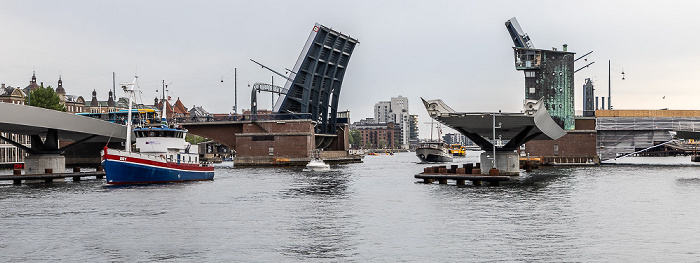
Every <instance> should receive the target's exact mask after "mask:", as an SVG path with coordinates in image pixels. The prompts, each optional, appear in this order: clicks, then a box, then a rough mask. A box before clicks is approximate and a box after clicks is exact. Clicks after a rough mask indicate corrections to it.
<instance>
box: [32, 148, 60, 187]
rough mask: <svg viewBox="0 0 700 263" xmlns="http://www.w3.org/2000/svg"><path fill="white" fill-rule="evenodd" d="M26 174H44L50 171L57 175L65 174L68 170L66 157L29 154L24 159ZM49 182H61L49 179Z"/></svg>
mask: <svg viewBox="0 0 700 263" xmlns="http://www.w3.org/2000/svg"><path fill="white" fill-rule="evenodd" d="M24 169H25V174H43V173H45V172H46V171H47V170H48V169H51V171H53V172H56V173H63V172H64V171H65V170H66V157H64V156H62V155H60V154H29V156H27V157H26V158H24ZM47 180H56V181H58V180H61V181H63V178H60V179H47ZM35 182H44V180H36V181H35Z"/></svg>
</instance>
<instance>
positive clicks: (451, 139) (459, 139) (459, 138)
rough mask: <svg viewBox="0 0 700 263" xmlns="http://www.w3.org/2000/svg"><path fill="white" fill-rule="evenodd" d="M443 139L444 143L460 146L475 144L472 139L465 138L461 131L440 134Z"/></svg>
mask: <svg viewBox="0 0 700 263" xmlns="http://www.w3.org/2000/svg"><path fill="white" fill-rule="evenodd" d="M442 139H443V141H444V142H445V143H446V144H459V145H462V146H476V144H474V142H472V140H470V139H469V138H467V136H464V135H463V134H461V133H448V134H445V135H444V136H442Z"/></svg>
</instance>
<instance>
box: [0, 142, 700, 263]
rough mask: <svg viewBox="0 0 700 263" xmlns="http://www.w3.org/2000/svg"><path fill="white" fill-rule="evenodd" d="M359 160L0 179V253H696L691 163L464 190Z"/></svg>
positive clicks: (388, 256)
mask: <svg viewBox="0 0 700 263" xmlns="http://www.w3.org/2000/svg"><path fill="white" fill-rule="evenodd" d="M473 160H475V158H474V156H472V157H468V158H458V159H455V162H456V163H460V164H461V163H466V162H470V161H473ZM654 160H656V161H658V162H661V163H664V162H666V163H668V162H669V161H667V160H669V159H654ZM664 160H666V161H664ZM364 161H365V163H363V164H351V165H343V166H332V171H330V172H304V171H302V169H301V168H233V167H231V165H230V163H229V164H228V165H226V164H224V165H219V166H217V168H216V177H215V180H214V181H206V182H192V183H183V184H164V185H144V186H121V187H112V186H106V185H105V184H104V180H86V181H80V182H71V181H66V182H62V183H55V184H26V185H21V186H14V185H11V184H4V185H0V207H1V208H2V209H1V210H0V225H2V226H3V230H2V231H0V255H1V256H0V261H3V262H26V261H59V260H62V261H78V262H93V261H119V262H132V261H175V262H181V261H185V262H192V261H204V262H208V261H215V262H222V261H223V262H251V261H253V262H261V261H262V262H308V261H331V262H337V261H342V262H346V261H350V262H353V261H359V262H401V261H404V262H471V261H585V262H588V261H605V262H610V261H663V262H668V261H696V260H697V252H696V250H697V249H696V248H697V247H698V246H700V241H699V240H698V239H697V236H698V235H700V225H699V224H697V223H696V221H697V218H698V216H700V215H699V213H700V212H698V211H700V169H698V168H696V167H694V166H677V165H673V166H668V165H646V166H643V167H639V166H632V165H612V166H601V167H543V168H542V169H538V170H535V171H533V172H532V173H526V174H523V176H521V177H517V178H514V179H513V180H512V181H510V182H508V183H504V184H502V185H501V186H498V187H489V186H484V187H475V186H471V185H467V186H456V185H453V184H452V185H439V184H430V185H426V184H422V183H419V181H420V180H417V179H415V178H414V177H413V176H414V175H415V174H416V173H419V172H421V171H422V170H423V168H424V167H426V166H430V165H429V164H417V161H418V160H417V157H415V155H414V154H413V153H400V154H396V155H394V156H367V157H366V158H365V160H364ZM672 161H673V162H675V161H677V160H672Z"/></svg>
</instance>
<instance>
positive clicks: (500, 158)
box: [480, 151, 520, 176]
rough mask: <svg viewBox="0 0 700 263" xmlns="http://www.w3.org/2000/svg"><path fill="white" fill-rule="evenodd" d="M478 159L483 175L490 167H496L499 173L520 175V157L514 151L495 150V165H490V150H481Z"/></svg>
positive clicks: (491, 154)
mask: <svg viewBox="0 0 700 263" xmlns="http://www.w3.org/2000/svg"><path fill="white" fill-rule="evenodd" d="M480 159H481V174H483V175H489V171H490V170H491V168H496V169H498V174H499V175H515V176H517V175H520V158H519V156H518V153H517V152H515V151H500V152H499V151H496V167H492V166H493V164H492V159H493V152H492V151H485V152H482V153H481V158H480Z"/></svg>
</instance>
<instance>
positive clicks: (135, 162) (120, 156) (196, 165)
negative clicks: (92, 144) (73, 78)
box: [102, 84, 214, 184]
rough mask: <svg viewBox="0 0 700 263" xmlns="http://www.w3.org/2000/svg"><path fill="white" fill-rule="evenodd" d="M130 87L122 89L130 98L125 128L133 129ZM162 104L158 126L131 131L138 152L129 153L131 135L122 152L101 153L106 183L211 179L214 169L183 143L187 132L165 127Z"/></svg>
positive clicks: (128, 135)
mask: <svg viewBox="0 0 700 263" xmlns="http://www.w3.org/2000/svg"><path fill="white" fill-rule="evenodd" d="M133 86H134V84H131V85H130V87H126V86H124V87H123V88H124V91H125V92H127V95H128V96H129V113H128V119H127V120H128V121H127V129H128V130H130V131H131V130H132V118H131V111H132V109H131V98H132V96H133V92H134V90H133ZM165 116H166V103H165V102H164V103H163V111H162V123H161V125H160V126H151V127H142V128H137V129H133V133H134V135H135V136H136V148H137V149H138V150H139V151H138V152H131V132H129V133H127V139H126V140H127V143H126V145H127V146H126V149H125V150H123V151H122V150H115V149H109V148H107V147H106V146H105V147H104V149H103V151H102V166H103V167H104V169H105V175H106V177H107V184H152V183H169V182H185V181H201V180H212V179H214V167H213V166H206V165H202V164H201V163H200V162H199V153H198V151H197V147H194V148H193V147H191V145H190V144H189V143H188V142H186V141H185V135H186V134H187V130H185V129H180V128H172V127H168V124H167V122H166V119H165Z"/></svg>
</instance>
